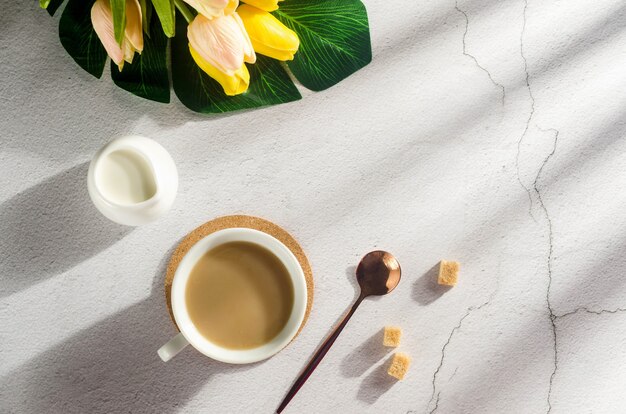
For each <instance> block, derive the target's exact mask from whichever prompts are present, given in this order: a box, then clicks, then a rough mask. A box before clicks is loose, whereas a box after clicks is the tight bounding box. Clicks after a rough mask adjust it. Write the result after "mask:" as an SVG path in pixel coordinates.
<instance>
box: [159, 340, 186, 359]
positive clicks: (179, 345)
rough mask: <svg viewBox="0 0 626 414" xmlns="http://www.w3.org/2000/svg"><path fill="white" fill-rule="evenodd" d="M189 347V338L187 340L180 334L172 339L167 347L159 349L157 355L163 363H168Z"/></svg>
mask: <svg viewBox="0 0 626 414" xmlns="http://www.w3.org/2000/svg"><path fill="white" fill-rule="evenodd" d="M187 345H189V341H187V338H185V337H184V336H183V334H182V333H179V334H178V335H176V336H175V337H173V338H172V339H170V340H169V341H168V342H167V343H166V344H165V345H163V346H162V347H161V348H159V350H158V351H157V353H158V354H159V357H161V359H162V360H163V362H167V361H169V360H170V359H172V358H174V357H175V356H176V355H177V354H178V353H179V352H180V351H182V350H183V349H184V348H185V347H186V346H187Z"/></svg>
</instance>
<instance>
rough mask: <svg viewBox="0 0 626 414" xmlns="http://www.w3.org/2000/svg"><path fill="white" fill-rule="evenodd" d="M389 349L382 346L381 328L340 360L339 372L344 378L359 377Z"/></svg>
mask: <svg viewBox="0 0 626 414" xmlns="http://www.w3.org/2000/svg"><path fill="white" fill-rule="evenodd" d="M390 350H391V348H388V347H385V346H383V330H382V329H381V330H379V331H377V332H376V333H375V334H374V335H372V336H370V337H369V338H368V339H367V340H366V341H365V342H363V343H362V344H361V345H359V346H358V347H356V348H355V349H354V350H353V351H352V352H350V354H348V356H346V357H345V358H344V359H343V361H341V373H342V374H343V376H344V377H346V378H351V377H360V376H361V375H363V374H364V373H365V371H367V370H368V369H369V368H370V367H371V366H372V365H374V364H376V363H377V362H378V361H380V360H381V359H382V358H383V357H384V356H385V355H387V354H388V353H389V351H390Z"/></svg>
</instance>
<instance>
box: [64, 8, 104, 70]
mask: <svg viewBox="0 0 626 414" xmlns="http://www.w3.org/2000/svg"><path fill="white" fill-rule="evenodd" d="M94 2H95V1H94V0H69V2H68V3H67V6H65V10H63V14H62V15H61V21H60V22H59V37H60V38H61V44H62V45H63V47H64V48H65V50H66V51H67V53H69V54H70V56H71V57H72V58H73V59H74V60H75V61H76V63H78V64H79V65H80V67H81V68H83V69H85V70H86V71H87V72H89V73H91V74H92V75H93V76H95V77H96V78H99V77H100V76H102V70H103V69H104V65H105V63H106V60H107V52H106V51H105V50H104V46H102V43H100V39H98V35H97V34H96V32H95V30H93V26H92V25H91V6H93V4H94Z"/></svg>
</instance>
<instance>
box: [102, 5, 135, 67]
mask: <svg viewBox="0 0 626 414" xmlns="http://www.w3.org/2000/svg"><path fill="white" fill-rule="evenodd" d="M141 19H142V16H141V7H140V6H139V1H137V0H126V28H125V29H124V39H123V40H122V44H121V45H119V44H118V43H117V41H116V40H115V36H114V35H113V12H112V11H111V5H110V4H109V0H96V2H95V3H94V4H93V6H92V7H91V23H92V25H93V28H94V30H95V32H96V34H97V35H98V38H99V39H100V41H101V42H102V45H103V46H104V48H105V49H106V51H107V54H108V55H109V56H110V57H111V60H113V62H115V64H116V65H117V67H118V68H119V70H120V71H121V70H122V68H123V67H124V62H128V63H132V62H133V56H134V55H135V52H137V53H139V54H141V52H142V51H143V33H142V30H141Z"/></svg>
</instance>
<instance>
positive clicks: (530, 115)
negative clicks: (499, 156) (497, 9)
mask: <svg viewBox="0 0 626 414" xmlns="http://www.w3.org/2000/svg"><path fill="white" fill-rule="evenodd" d="M526 9H528V0H524V11H523V13H522V17H523V20H522V21H523V23H522V31H521V32H520V40H519V44H520V47H519V48H520V55H521V56H522V61H523V62H524V73H525V74H526V89H527V90H528V96H529V97H530V112H529V113H528V118H527V119H526V126H525V127H524V131H523V132H522V135H521V136H520V138H519V140H518V141H517V154H516V155H515V168H516V170H517V182H519V184H520V185H521V186H522V188H523V189H524V191H526V194H527V196H528V214H529V215H530V217H531V218H532V219H533V220H535V216H533V212H532V208H533V198H532V194H531V192H530V188H528V187H527V186H526V185H525V184H524V183H523V182H522V179H521V177H520V169H519V157H520V152H521V147H522V142H523V141H524V138H526V134H527V133H528V129H529V128H530V121H531V120H532V119H533V115H535V97H534V96H533V91H532V89H531V88H530V73H529V72H528V61H527V60H526V56H525V55H524V34H526Z"/></svg>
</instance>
